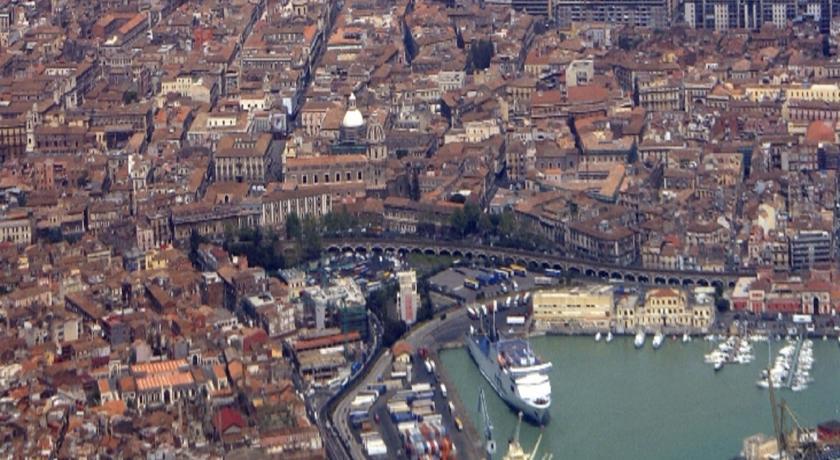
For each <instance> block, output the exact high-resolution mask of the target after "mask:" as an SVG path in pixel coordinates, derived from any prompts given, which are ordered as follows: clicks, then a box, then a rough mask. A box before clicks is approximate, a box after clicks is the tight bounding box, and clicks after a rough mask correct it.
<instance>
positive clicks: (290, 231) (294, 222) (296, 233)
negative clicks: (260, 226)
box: [286, 213, 301, 240]
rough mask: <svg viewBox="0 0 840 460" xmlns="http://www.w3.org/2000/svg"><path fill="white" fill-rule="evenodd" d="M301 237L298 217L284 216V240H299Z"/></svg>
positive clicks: (293, 214) (294, 215)
mask: <svg viewBox="0 0 840 460" xmlns="http://www.w3.org/2000/svg"><path fill="white" fill-rule="evenodd" d="M300 236H301V226H300V217H298V215H297V214H295V213H292V214H289V215H288V216H286V238H287V239H290V240H299V239H300Z"/></svg>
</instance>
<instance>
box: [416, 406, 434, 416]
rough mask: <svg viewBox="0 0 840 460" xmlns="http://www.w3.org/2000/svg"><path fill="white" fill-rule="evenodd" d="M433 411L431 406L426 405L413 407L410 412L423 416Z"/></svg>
mask: <svg viewBox="0 0 840 460" xmlns="http://www.w3.org/2000/svg"><path fill="white" fill-rule="evenodd" d="M434 412H435V411H434V410H433V409H432V408H431V407H428V406H421V407H413V408H412V409H411V413H412V414H414V415H416V416H418V417H423V416H425V415H431V414H433V413H434Z"/></svg>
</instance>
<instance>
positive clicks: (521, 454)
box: [502, 412, 554, 460]
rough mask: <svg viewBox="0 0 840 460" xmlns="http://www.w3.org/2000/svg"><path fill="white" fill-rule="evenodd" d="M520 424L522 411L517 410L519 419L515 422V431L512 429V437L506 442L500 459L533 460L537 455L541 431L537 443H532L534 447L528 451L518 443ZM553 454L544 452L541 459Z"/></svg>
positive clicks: (550, 456)
mask: <svg viewBox="0 0 840 460" xmlns="http://www.w3.org/2000/svg"><path fill="white" fill-rule="evenodd" d="M521 426H522V412H519V420H518V421H517V422H516V431H514V434H513V439H511V440H510V443H509V444H508V451H507V453H506V454H505V456H504V458H503V459H502V460H534V459H535V458H536V457H537V449H539V448H540V442H541V441H542V432H540V436H539V437H538V438H537V443H536V444H535V445H534V449H533V450H532V451H531V452H530V453H528V452H525V450H524V449H523V448H522V445H521V444H519V428H520V427H521ZM553 456H554V455H553V454H544V455H543V456H542V458H541V460H551V459H552V457H553Z"/></svg>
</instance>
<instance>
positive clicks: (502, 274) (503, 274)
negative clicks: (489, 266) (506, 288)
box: [493, 268, 510, 280]
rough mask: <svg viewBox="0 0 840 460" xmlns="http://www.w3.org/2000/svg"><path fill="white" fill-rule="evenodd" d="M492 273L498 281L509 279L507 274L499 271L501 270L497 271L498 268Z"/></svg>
mask: <svg viewBox="0 0 840 460" xmlns="http://www.w3.org/2000/svg"><path fill="white" fill-rule="evenodd" d="M493 273H495V274H496V277H497V278H499V279H503V280H506V279H508V278H510V274H508V272H506V271H504V270H501V269H498V268H495V269H493Z"/></svg>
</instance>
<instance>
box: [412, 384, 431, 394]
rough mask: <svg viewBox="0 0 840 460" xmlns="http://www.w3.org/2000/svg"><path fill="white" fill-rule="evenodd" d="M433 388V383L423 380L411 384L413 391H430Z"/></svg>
mask: <svg viewBox="0 0 840 460" xmlns="http://www.w3.org/2000/svg"><path fill="white" fill-rule="evenodd" d="M431 389H432V385H431V384H430V383H426V382H421V383H415V384H413V385H411V391H414V392H418V391H429V390H431Z"/></svg>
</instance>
